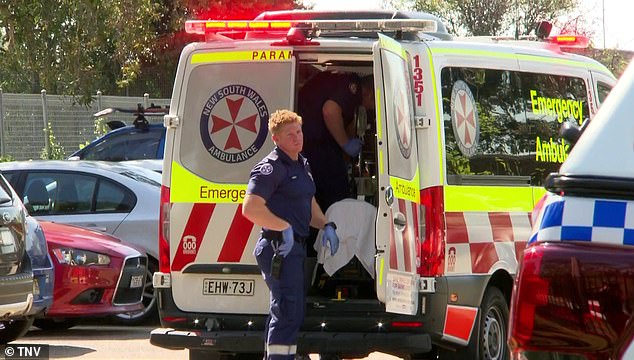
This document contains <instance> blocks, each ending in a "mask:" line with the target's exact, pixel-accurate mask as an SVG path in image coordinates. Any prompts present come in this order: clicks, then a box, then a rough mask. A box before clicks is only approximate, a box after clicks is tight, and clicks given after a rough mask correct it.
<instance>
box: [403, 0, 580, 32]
mask: <svg viewBox="0 0 634 360" xmlns="http://www.w3.org/2000/svg"><path fill="white" fill-rule="evenodd" d="M396 1H398V0H396ZM393 3H394V2H393ZM576 6H577V0H415V1H414V9H415V10H419V11H425V12H429V13H432V14H434V15H437V16H438V17H440V18H441V19H442V20H443V21H444V22H445V25H447V28H448V30H449V31H450V32H451V33H453V34H456V35H490V36H495V35H528V34H530V33H531V31H533V30H534V27H535V24H536V23H537V22H538V21H540V20H554V19H555V18H557V17H558V16H560V15H562V14H565V13H567V12H568V11H570V10H572V9H574V8H576ZM509 31H512V33H509Z"/></svg>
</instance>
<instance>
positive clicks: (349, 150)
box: [343, 138, 363, 157]
mask: <svg viewBox="0 0 634 360" xmlns="http://www.w3.org/2000/svg"><path fill="white" fill-rule="evenodd" d="M362 145H363V142H362V141H361V139H359V138H352V139H350V140H348V142H347V143H345V144H343V151H345V152H346V154H348V155H350V156H352V157H356V156H357V155H359V153H360V152H361V146H362Z"/></svg>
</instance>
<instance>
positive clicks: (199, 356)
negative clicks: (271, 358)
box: [189, 349, 264, 360]
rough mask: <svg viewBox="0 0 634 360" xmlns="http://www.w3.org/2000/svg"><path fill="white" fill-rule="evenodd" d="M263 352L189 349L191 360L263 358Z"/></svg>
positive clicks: (250, 359) (247, 359) (253, 359)
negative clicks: (247, 352)
mask: <svg viewBox="0 0 634 360" xmlns="http://www.w3.org/2000/svg"><path fill="white" fill-rule="evenodd" d="M263 357H264V355H263V354H221V353H218V352H215V351H213V352H212V351H205V350H193V349H192V350H189V360H262V358H263Z"/></svg>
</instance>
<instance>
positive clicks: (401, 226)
mask: <svg viewBox="0 0 634 360" xmlns="http://www.w3.org/2000/svg"><path fill="white" fill-rule="evenodd" d="M406 225H407V220H405V215H403V213H401V212H397V213H396V214H394V227H395V228H396V230H398V231H403V230H405V226H406Z"/></svg>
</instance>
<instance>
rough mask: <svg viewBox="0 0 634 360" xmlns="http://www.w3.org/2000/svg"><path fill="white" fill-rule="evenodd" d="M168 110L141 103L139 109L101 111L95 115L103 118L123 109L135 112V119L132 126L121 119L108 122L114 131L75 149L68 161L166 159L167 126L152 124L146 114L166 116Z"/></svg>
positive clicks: (126, 111) (130, 112)
mask: <svg viewBox="0 0 634 360" xmlns="http://www.w3.org/2000/svg"><path fill="white" fill-rule="evenodd" d="M168 111H169V109H168V108H167V107H165V108H162V107H160V106H154V105H152V106H150V107H148V108H143V106H142V105H141V104H139V105H138V106H137V108H136V109H122V108H108V109H105V110H102V111H100V112H98V113H96V114H94V115H93V116H95V117H103V116H107V115H109V114H112V113H114V112H123V113H128V114H131V115H134V116H135V119H134V122H133V123H132V125H125V124H124V123H123V122H121V121H109V122H107V125H108V126H109V127H110V128H111V129H112V131H110V132H108V133H107V134H105V135H104V136H102V137H100V138H98V139H95V140H94V141H92V142H91V143H90V144H88V145H86V146H84V147H83V148H81V149H79V150H77V151H75V152H74V153H73V154H71V155H70V157H69V160H103V161H125V160H145V159H163V149H165V128H164V127H163V124H150V123H149V122H148V121H147V119H146V117H147V116H163V115H165V114H167V112H168Z"/></svg>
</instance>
